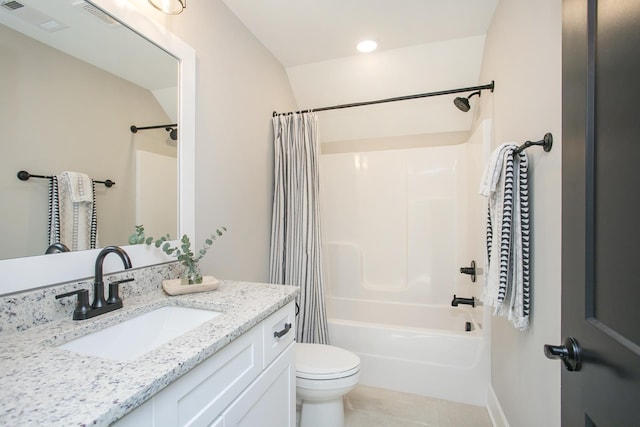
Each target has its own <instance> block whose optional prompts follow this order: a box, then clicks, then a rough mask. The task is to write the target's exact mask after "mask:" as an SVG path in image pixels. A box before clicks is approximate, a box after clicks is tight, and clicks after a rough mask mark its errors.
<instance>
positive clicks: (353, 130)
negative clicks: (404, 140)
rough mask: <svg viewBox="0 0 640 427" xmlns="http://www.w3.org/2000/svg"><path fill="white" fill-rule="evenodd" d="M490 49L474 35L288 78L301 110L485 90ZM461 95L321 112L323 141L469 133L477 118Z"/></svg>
mask: <svg viewBox="0 0 640 427" xmlns="http://www.w3.org/2000/svg"><path fill="white" fill-rule="evenodd" d="M483 46H484V36H475V37H468V38H462V39H454V40H447V41H442V42H437V43H428V44H424V45H419V46H412V47H406V48H401V49H393V50H387V51H381V52H374V53H370V54H366V55H363V54H359V55H356V56H349V57H346V58H339V59H334V60H330V61H323V62H316V63H312V64H306V65H300V66H296V67H289V68H287V73H288V75H289V79H290V80H291V87H292V88H293V91H294V94H295V97H296V100H297V102H298V107H299V108H303V109H308V108H317V107H325V106H332V105H338V104H345V103H352V102H363V101H373V100H377V99H386V98H393V97H398V96H405V95H414V94H419V93H426V92H434V91H440V90H445V89H454V88H460V87H469V86H475V85H478V75H479V72H480V64H481V62H482V49H483ZM484 83H489V82H482V84H484ZM464 95H465V96H466V95H468V94H464ZM455 96H457V95H450V96H440V97H430V98H426V99H416V100H410V101H403V102H392V103H388V104H379V105H373V106H365V107H358V108H349V109H341V110H332V111H324V112H319V113H318V114H319V117H320V120H321V123H322V126H320V130H319V137H320V140H321V141H322V142H323V143H325V142H329V141H344V140H355V139H364V138H381V137H389V136H397V135H416V134H424V133H439V132H455V131H468V130H470V128H471V121H472V118H473V117H472V115H471V114H469V113H463V112H461V111H459V110H458V109H456V108H455V107H454V106H453V103H452V101H453V99H454V98H455ZM476 101H477V97H474V98H472V100H471V102H472V103H474V102H476Z"/></svg>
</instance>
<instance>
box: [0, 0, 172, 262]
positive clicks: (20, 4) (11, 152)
mask: <svg viewBox="0 0 640 427" xmlns="http://www.w3.org/2000/svg"><path fill="white" fill-rule="evenodd" d="M0 24H2V25H0V63H2V64H3V65H2V68H3V75H4V78H3V79H0V93H2V94H3V96H2V99H1V100H0V128H1V129H3V133H4V137H3V142H2V147H3V149H2V151H3V154H2V155H1V156H0V171H2V172H1V173H2V179H1V184H0V198H1V199H2V200H3V203H2V204H1V205H0V219H1V221H0V236H3V239H4V240H5V241H9V242H11V244H9V245H0V259H7V258H16V257H25V256H34V255H42V254H44V253H45V251H46V249H47V247H48V246H49V243H51V242H49V241H48V234H49V230H48V228H49V226H50V221H49V217H50V216H52V215H51V210H52V209H51V207H50V206H48V205H49V204H50V203H52V202H53V201H54V200H50V199H57V198H60V199H61V200H60V201H59V202H60V208H59V209H58V210H57V211H59V215H58V216H56V218H60V223H62V224H61V226H62V227H61V228H62V231H63V233H62V236H61V238H60V239H57V238H54V239H52V241H61V242H62V243H64V244H65V245H66V247H68V248H69V249H71V250H82V249H88V248H90V247H91V245H89V244H88V242H89V240H90V239H89V232H90V230H89V227H87V225H89V224H90V223H89V220H86V219H85V218H86V217H89V216H95V218H96V219H95V224H97V235H96V236H95V237H94V241H97V242H96V243H95V244H94V245H93V246H94V247H103V246H107V245H124V244H127V238H128V236H129V235H130V234H131V233H132V232H133V230H134V225H135V224H144V225H145V227H146V228H147V231H148V232H149V234H151V235H160V234H166V233H170V234H171V235H172V236H174V237H175V236H176V233H177V225H178V220H177V141H176V140H173V139H172V138H171V137H170V134H169V133H167V132H166V131H165V129H164V128H159V129H157V130H148V131H145V132H142V131H140V132H138V133H136V134H133V133H132V132H131V131H130V126H131V125H133V124H135V125H137V126H142V127H145V126H148V125H151V126H153V125H161V124H174V123H177V78H178V61H177V60H176V58H174V57H173V56H171V55H170V54H169V53H167V52H166V51H164V50H162V49H160V48H159V47H158V46H156V45H154V44H153V43H151V42H149V41H148V40H146V39H144V38H143V37H141V36H140V35H138V34H136V33H135V32H133V31H132V30H130V29H129V28H126V27H125V26H123V25H122V24H121V23H119V22H118V21H116V20H114V19H112V18H111V17H110V16H109V15H107V14H105V13H104V12H102V11H101V10H100V9H98V8H97V7H95V6H94V5H91V4H89V3H87V2H85V1H78V0H19V1H10V2H7V1H2V2H0ZM21 170H24V171H27V172H29V173H31V174H33V175H36V176H38V175H40V176H51V175H56V176H60V174H61V173H62V172H63V171H71V172H80V173H83V174H86V175H87V176H89V177H91V178H93V179H94V180H97V181H106V180H111V181H113V182H115V183H116V184H115V185H113V186H111V187H108V186H107V185H105V184H101V183H100V182H98V183H96V185H95V192H94V196H95V198H94V200H95V202H94V203H91V202H89V203H82V202H81V203H74V204H72V203H66V204H63V202H64V199H65V198H69V199H71V198H73V192H72V191H67V188H66V187H67V186H69V185H73V184H74V183H75V182H74V183H72V182H71V181H68V180H65V179H63V180H60V183H59V184H58V185H59V189H60V191H59V192H58V193H59V197H55V196H53V195H52V196H50V194H49V192H50V189H49V187H50V186H51V183H50V180H49V179H36V178H31V179H29V180H27V181H20V180H18V178H17V176H16V174H17V173H18V171H21ZM22 176H23V177H25V174H23V175H22ZM69 176H71V178H75V177H76V175H75V174H73V175H69ZM66 177H67V174H65V175H64V178H66ZM75 184H76V185H78V184H80V185H81V184H82V181H79V182H78V183H75ZM89 199H90V197H89ZM94 205H95V212H94V211H93V209H92V208H93V207H94ZM55 206H56V207H57V206H58V205H57V204H56V205H55ZM57 211H56V212H57Z"/></svg>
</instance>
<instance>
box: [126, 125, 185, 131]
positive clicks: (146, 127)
mask: <svg viewBox="0 0 640 427" xmlns="http://www.w3.org/2000/svg"><path fill="white" fill-rule="evenodd" d="M175 127H178V124H177V123H173V124H170V125H157V126H143V127H138V126H136V125H131V128H130V129H131V133H136V132H138V131H139V130H145V129H160V128H164V129H167V128H175Z"/></svg>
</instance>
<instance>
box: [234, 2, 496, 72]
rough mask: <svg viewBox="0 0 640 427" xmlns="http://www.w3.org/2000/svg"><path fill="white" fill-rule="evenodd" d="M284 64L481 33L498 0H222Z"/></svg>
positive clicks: (306, 62)
mask: <svg viewBox="0 0 640 427" xmlns="http://www.w3.org/2000/svg"><path fill="white" fill-rule="evenodd" d="M223 1H224V3H225V4H226V5H227V6H228V7H229V8H230V9H231V11H232V12H233V13H234V14H235V15H236V16H237V17H238V18H239V19H240V20H241V21H242V22H243V23H244V24H245V25H246V26H247V28H248V29H249V30H250V31H251V32H252V33H253V34H254V35H255V36H256V37H257V38H258V39H259V40H260V41H261V42H262V44H264V46H265V47H266V48H267V49H268V50H269V51H271V53H272V54H273V55H274V56H275V57H276V58H277V59H278V60H279V61H280V62H281V63H282V65H284V66H285V67H287V68H288V67H293V66H298V65H302V64H309V63H315V62H320V61H326V60H330V59H336V58H342V57H347V56H352V55H356V54H357V51H356V50H355V46H356V44H357V43H358V42H359V41H362V40H364V39H373V40H376V41H377V42H378V51H385V50H391V49H397V48H403V47H409V46H416V45H422V44H427V43H432V42H439V41H444V40H451V39H458V38H465V37H471V36H477V35H482V34H485V33H486V31H487V28H488V27H489V24H490V21H491V17H492V16H493V12H494V10H495V7H496V5H497V4H498V1H499V0H346V1H345V0H321V1H319V0H316V1H311V0H277V1H273V0H271V1H269V0H261V1H255V0H223Z"/></svg>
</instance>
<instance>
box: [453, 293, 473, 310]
mask: <svg viewBox="0 0 640 427" xmlns="http://www.w3.org/2000/svg"><path fill="white" fill-rule="evenodd" d="M458 304H467V305H470V306H471V307H475V306H476V299H475V297H471V298H460V297H457V296H456V295H455V294H453V301H451V305H452V306H453V307H457V306H458Z"/></svg>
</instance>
